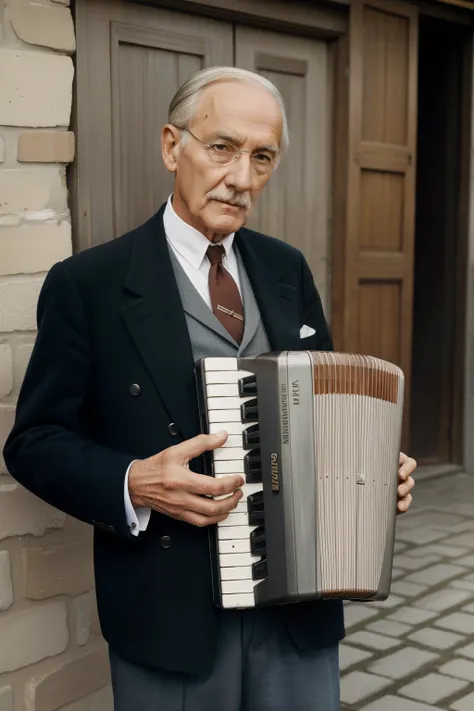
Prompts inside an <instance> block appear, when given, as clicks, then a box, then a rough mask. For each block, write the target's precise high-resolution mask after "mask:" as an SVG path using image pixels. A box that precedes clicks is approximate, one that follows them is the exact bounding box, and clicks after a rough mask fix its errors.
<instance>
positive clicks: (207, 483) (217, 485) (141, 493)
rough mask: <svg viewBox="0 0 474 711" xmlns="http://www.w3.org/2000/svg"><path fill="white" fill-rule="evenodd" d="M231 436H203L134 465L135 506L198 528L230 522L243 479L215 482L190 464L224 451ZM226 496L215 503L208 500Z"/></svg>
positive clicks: (132, 488) (130, 481)
mask: <svg viewBox="0 0 474 711" xmlns="http://www.w3.org/2000/svg"><path fill="white" fill-rule="evenodd" d="M227 436H228V435H227V432H222V433H218V434H212V435H199V436H198V437H194V438H193V439H188V440H186V441H185V442H181V444H177V445H175V446H173V447H169V448H168V449H165V450H163V451H162V452H160V453H159V454H155V455H153V456H152V457H149V458H148V459H142V460H139V461H136V462H134V463H133V464H132V467H131V469H130V474H129V479H128V486H129V491H130V498H131V500H132V503H133V505H134V506H146V507H148V508H151V509H154V510H155V511H159V512H160V513H163V514H166V515H167V516H171V517H172V518H176V519H179V520H180V521H187V522H188V523H192V524H194V525H195V526H210V525H211V524H213V523H218V522H219V521H223V520H224V519H225V518H227V516H228V514H229V512H230V511H232V509H234V508H235V507H236V506H237V504H238V502H239V500H240V499H241V498H242V492H241V491H239V487H241V486H243V484H244V480H243V478H242V477H241V476H237V475H235V476H226V477H222V478H221V479H214V477H211V476H205V475H203V474H195V473H194V472H192V471H191V470H190V469H189V467H188V463H189V462H190V461H191V459H194V458H195V457H199V456H200V455H201V454H203V452H206V451H210V450H213V449H217V448H218V447H222V445H223V444H224V442H225V441H226V439H227ZM225 495H228V496H226V498H225V499H221V500H219V501H214V500H213V499H210V498H206V497H207V496H225Z"/></svg>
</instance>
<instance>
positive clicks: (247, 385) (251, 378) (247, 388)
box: [239, 375, 257, 397]
mask: <svg viewBox="0 0 474 711" xmlns="http://www.w3.org/2000/svg"><path fill="white" fill-rule="evenodd" d="M256 394H257V376H256V375H247V377H246V378H241V379H240V380H239V395H240V397H250V396H251V395H256Z"/></svg>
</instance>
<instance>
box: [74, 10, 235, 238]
mask: <svg viewBox="0 0 474 711" xmlns="http://www.w3.org/2000/svg"><path fill="white" fill-rule="evenodd" d="M76 26H77V33H78V38H79V39H80V42H81V47H82V51H80V52H78V68H77V73H78V78H77V81H78V100H79V101H80V102H81V105H80V108H79V111H78V117H77V135H78V151H77V161H78V163H77V166H76V168H75V169H76V171H77V175H76V181H77V182H78V183H79V184H80V183H81V181H83V186H82V187H81V189H80V191H79V192H80V195H81V198H80V203H79V204H78V206H77V210H79V211H81V213H82V215H81V220H80V223H81V225H82V234H81V235H80V236H79V240H80V241H79V247H81V248H83V247H86V246H90V245H92V244H97V243H100V242H105V241H107V240H110V239H112V238H113V237H116V236H117V235H119V234H122V233H123V232H124V231H126V230H128V229H130V228H132V227H135V226H137V225H138V224H140V223H142V222H144V221H145V220H147V219H148V218H149V217H150V216H151V215H152V214H153V213H154V212H156V210H157V209H158V207H159V206H160V205H161V204H162V202H164V201H165V200H166V199H167V197H168V195H169V194H170V193H171V191H172V185H173V180H172V176H171V175H170V174H169V173H168V172H167V171H166V169H165V167H164V165H163V161H162V157H161V128H162V126H163V125H164V124H165V123H166V121H167V112H168V105H169V102H170V100H171V98H172V96H173V94H174V93H175V91H176V90H177V89H178V87H179V86H180V84H182V83H183V82H184V81H185V80H186V79H187V78H188V77H189V76H191V75H192V74H194V72H196V71H198V70H199V69H201V68H204V67H207V66H211V65H218V64H232V63H233V31H232V25H230V24H228V23H225V22H218V21H215V20H211V19H205V18H202V17H195V16H191V15H186V14H184V13H174V12H169V11H167V10H162V9H157V8H155V7H150V6H148V7H147V6H142V5H135V4H130V3H127V2H124V0H115V1H114V2H108V1H107V0H82V2H79V3H77V5H76ZM85 47H87V51H86V49H85ZM86 103H87V108H86V107H85V104H86ZM85 185H88V186H89V189H88V190H85V189H84V186H85Z"/></svg>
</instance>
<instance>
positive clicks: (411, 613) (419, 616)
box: [386, 606, 437, 625]
mask: <svg viewBox="0 0 474 711" xmlns="http://www.w3.org/2000/svg"><path fill="white" fill-rule="evenodd" d="M436 614H437V613H436V612H430V611H429V610H420V609H418V608H416V607H407V606H404V607H401V608H400V609H399V610H397V611H396V612H393V613H392V614H391V615H389V616H388V617H387V618H386V619H387V620H394V621H395V622H403V624H405V625H422V624H423V623H424V622H427V621H428V620H431V619H433V617H436Z"/></svg>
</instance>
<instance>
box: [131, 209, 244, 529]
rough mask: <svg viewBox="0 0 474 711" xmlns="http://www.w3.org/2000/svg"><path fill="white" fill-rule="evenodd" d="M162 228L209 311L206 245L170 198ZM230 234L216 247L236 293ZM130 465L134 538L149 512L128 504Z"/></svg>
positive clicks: (234, 260)
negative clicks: (174, 206)
mask: <svg viewBox="0 0 474 711" xmlns="http://www.w3.org/2000/svg"><path fill="white" fill-rule="evenodd" d="M163 224H164V228H165V234H166V239H167V242H168V246H169V248H170V249H171V250H172V251H173V254H174V255H175V257H176V258H177V260H178V262H179V264H180V265H181V267H182V268H183V269H184V271H185V272H186V275H187V276H188V278H189V279H190V281H191V282H192V284H193V286H194V287H195V289H196V290H197V291H198V293H199V294H200V296H201V297H202V298H203V299H204V301H205V302H206V304H207V305H208V306H209V308H211V298H210V296H209V284H208V277H209V268H210V262H209V259H208V258H207V256H206V252H207V250H208V247H209V245H210V242H209V240H208V239H207V237H205V236H204V235H203V234H202V233H201V232H198V230H195V229H194V227H191V226H190V225H188V224H187V222H184V220H182V219H181V218H180V217H179V216H178V215H177V214H176V212H175V211H174V209H173V205H172V196H170V197H169V198H168V203H167V205H166V208H165V211H164V214H163ZM234 236H235V235H234V233H232V234H230V235H227V236H226V237H224V238H223V240H222V241H221V242H220V243H219V244H221V245H222V246H223V247H224V250H225V256H224V257H223V260H222V264H223V266H224V267H225V268H226V269H227V270H228V271H229V272H230V274H231V275H232V277H233V279H234V281H235V283H236V284H237V288H238V289H239V292H240V291H241V289H240V281H239V270H238V266H237V259H236V256H235V250H234V249H233V243H234ZM132 464H133V462H132V463H131V464H130V466H129V468H128V469H127V472H126V474H125V485H124V498H125V511H126V516H127V523H128V525H129V527H130V530H131V532H132V533H133V534H134V535H135V536H138V534H139V532H140V531H144V530H145V529H146V527H147V526H148V522H149V520H150V515H151V510H150V509H149V508H141V507H140V508H136V509H135V508H134V507H133V504H132V502H131V500H130V494H129V490H128V475H129V473H130V467H131V466H132Z"/></svg>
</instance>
